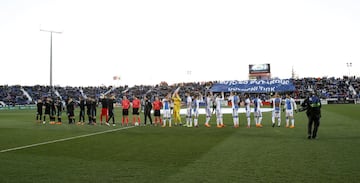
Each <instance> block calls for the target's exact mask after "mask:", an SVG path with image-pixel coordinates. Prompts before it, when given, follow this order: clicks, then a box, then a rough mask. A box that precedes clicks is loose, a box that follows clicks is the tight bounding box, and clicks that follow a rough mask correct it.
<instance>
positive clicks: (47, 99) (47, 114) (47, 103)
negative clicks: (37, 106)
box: [43, 98, 51, 124]
mask: <svg viewBox="0 0 360 183" xmlns="http://www.w3.org/2000/svg"><path fill="white" fill-rule="evenodd" d="M50 100H51V99H50V98H46V102H45V114H44V120H43V124H45V123H46V116H49V119H50V110H51V102H50Z"/></svg>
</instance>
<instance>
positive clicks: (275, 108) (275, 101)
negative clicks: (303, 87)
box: [271, 93, 281, 127]
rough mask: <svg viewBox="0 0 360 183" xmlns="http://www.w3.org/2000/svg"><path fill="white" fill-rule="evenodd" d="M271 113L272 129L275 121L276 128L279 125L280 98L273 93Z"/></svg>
mask: <svg viewBox="0 0 360 183" xmlns="http://www.w3.org/2000/svg"><path fill="white" fill-rule="evenodd" d="M271 106H272V108H273V111H272V118H271V120H272V127H274V126H275V119H277V120H278V127H280V125H281V97H280V96H279V94H278V93H275V95H274V98H272V99H271Z"/></svg>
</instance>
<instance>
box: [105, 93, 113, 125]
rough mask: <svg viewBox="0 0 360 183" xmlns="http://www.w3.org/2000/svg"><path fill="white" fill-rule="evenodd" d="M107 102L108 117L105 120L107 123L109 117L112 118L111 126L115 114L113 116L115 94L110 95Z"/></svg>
mask: <svg viewBox="0 0 360 183" xmlns="http://www.w3.org/2000/svg"><path fill="white" fill-rule="evenodd" d="M108 102H109V103H108V104H109V107H108V110H109V118H108V120H107V121H106V122H107V123H109V121H110V119H112V122H113V126H115V116H114V104H115V96H111V97H110V98H109V99H108Z"/></svg>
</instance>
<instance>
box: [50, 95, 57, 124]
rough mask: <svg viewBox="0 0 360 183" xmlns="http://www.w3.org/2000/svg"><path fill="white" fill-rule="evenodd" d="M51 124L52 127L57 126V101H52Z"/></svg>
mask: <svg viewBox="0 0 360 183" xmlns="http://www.w3.org/2000/svg"><path fill="white" fill-rule="evenodd" d="M50 106H51V107H50V123H49V124H51V125H54V124H55V115H56V106H55V101H54V100H52V99H50Z"/></svg>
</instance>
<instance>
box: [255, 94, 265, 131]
mask: <svg viewBox="0 0 360 183" xmlns="http://www.w3.org/2000/svg"><path fill="white" fill-rule="evenodd" d="M253 103H254V120H255V125H256V127H257V128H262V124H261V120H262V112H261V106H262V105H263V103H262V101H261V99H260V98H259V95H257V96H256V98H255V99H254V101H253Z"/></svg>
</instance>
